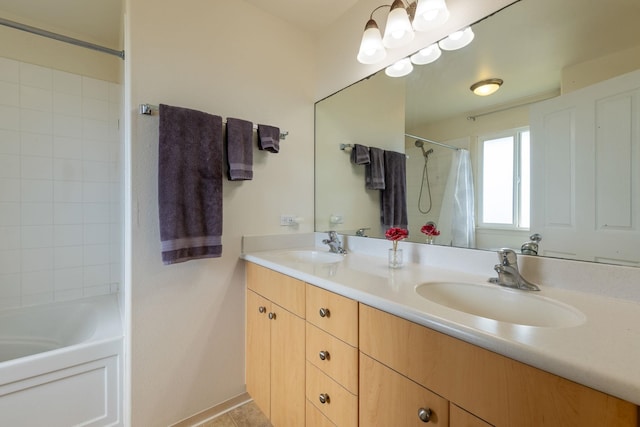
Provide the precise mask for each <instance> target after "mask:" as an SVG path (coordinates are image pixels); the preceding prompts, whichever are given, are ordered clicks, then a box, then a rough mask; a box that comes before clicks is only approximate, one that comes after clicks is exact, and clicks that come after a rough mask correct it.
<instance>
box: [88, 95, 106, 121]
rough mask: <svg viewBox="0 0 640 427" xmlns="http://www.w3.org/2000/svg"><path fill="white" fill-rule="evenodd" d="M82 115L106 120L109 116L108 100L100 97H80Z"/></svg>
mask: <svg viewBox="0 0 640 427" xmlns="http://www.w3.org/2000/svg"><path fill="white" fill-rule="evenodd" d="M82 117H84V118H87V119H95V120H101V121H106V120H107V119H108V118H109V102H107V101H104V100H100V99H92V98H86V97H84V98H82Z"/></svg>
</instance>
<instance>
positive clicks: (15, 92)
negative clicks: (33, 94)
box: [0, 81, 20, 107]
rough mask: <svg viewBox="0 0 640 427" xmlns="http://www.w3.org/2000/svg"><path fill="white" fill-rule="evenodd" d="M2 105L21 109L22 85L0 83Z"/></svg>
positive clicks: (0, 102)
mask: <svg viewBox="0 0 640 427" xmlns="http://www.w3.org/2000/svg"><path fill="white" fill-rule="evenodd" d="M0 104H2V105H8V106H11V107H20V85H18V84H16V83H9V82H3V81H0Z"/></svg>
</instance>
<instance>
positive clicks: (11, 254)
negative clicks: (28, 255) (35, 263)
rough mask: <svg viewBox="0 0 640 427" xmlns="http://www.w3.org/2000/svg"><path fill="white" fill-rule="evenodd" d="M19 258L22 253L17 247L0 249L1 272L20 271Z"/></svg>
mask: <svg viewBox="0 0 640 427" xmlns="http://www.w3.org/2000/svg"><path fill="white" fill-rule="evenodd" d="M21 259H22V253H21V251H20V250H19V249H18V248H16V249H10V250H8V251H0V271H1V272H2V274H13V273H20V264H21Z"/></svg>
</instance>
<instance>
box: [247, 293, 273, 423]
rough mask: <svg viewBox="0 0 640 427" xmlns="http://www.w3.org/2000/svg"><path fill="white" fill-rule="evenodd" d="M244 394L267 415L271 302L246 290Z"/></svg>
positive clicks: (269, 382) (268, 410)
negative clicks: (245, 388) (247, 394)
mask: <svg viewBox="0 0 640 427" xmlns="http://www.w3.org/2000/svg"><path fill="white" fill-rule="evenodd" d="M246 310H247V312H246V313H247V331H246V358H247V359H246V370H247V372H246V376H247V378H246V381H247V393H249V394H250V395H251V397H252V398H253V400H254V401H255V402H256V404H257V405H258V407H259V408H260V410H261V411H262V412H264V414H265V415H266V416H267V417H270V416H271V399H270V396H271V380H270V378H271V373H270V372H271V371H270V366H271V332H270V328H271V322H270V321H269V317H268V314H269V313H270V312H271V302H269V300H267V299H266V298H264V297H261V296H260V295H258V294H256V293H255V292H253V291H250V290H247V307H246Z"/></svg>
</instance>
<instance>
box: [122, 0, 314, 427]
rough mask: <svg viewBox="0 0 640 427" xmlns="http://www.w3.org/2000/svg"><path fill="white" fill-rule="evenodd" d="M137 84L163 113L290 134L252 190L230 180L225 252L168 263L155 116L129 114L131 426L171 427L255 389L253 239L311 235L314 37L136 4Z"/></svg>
mask: <svg viewBox="0 0 640 427" xmlns="http://www.w3.org/2000/svg"><path fill="white" fill-rule="evenodd" d="M127 15H128V20H129V24H128V31H129V41H128V44H130V47H129V48H128V52H127V56H128V58H129V59H128V60H129V61H130V68H131V71H130V73H131V75H130V76H129V77H128V78H129V79H130V80H129V82H130V85H129V88H130V90H131V104H132V105H133V109H134V110H135V108H136V106H137V105H138V104H140V103H151V104H156V105H157V104H159V103H166V104H171V105H177V106H184V107H189V108H193V109H198V110H202V111H206V112H210V113H213V114H218V115H221V116H223V117H239V118H244V119H247V120H251V121H254V123H268V124H274V125H277V126H280V127H281V128H282V129H284V130H287V131H289V136H288V137H287V139H286V140H284V141H282V142H281V151H280V153H279V154H271V153H264V152H258V151H257V150H256V151H255V152H254V180H253V181H246V182H233V183H232V182H228V181H226V179H225V182H224V230H223V256H222V258H218V259H206V260H196V261H189V262H186V263H182V264H176V265H171V266H164V265H162V262H161V257H160V237H159V231H158V209H157V156H158V154H157V144H158V133H157V126H158V118H157V116H153V117H148V116H139V115H138V114H137V113H136V112H135V111H131V119H132V127H133V129H132V131H131V132H132V140H131V146H132V147H131V174H132V175H131V180H132V188H131V190H132V196H131V203H132V212H131V221H132V222H131V226H132V289H131V298H132V300H131V305H132V313H131V329H132V330H131V341H132V348H131V362H132V364H131V372H132V377H131V380H132V392H131V394H132V407H131V414H132V415H131V419H132V425H133V426H166V425H170V424H172V423H175V422H177V421H179V420H181V419H184V418H185V417H188V416H191V415H193V414H195V413H197V412H200V411H202V410H205V409H207V408H209V407H211V406H214V405H216V404H219V403H221V402H223V401H225V400H228V399H230V398H232V397H234V396H236V395H238V394H240V393H243V392H244V391H245V385H244V384H245V383H244V295H245V293H244V268H243V262H242V261H240V260H239V259H238V257H239V255H240V250H241V247H240V245H241V237H242V235H244V234H277V233H287V232H294V231H295V230H290V229H289V228H286V227H281V226H280V225H279V215H280V214H281V213H286V214H294V215H299V216H301V217H304V218H306V219H307V221H306V222H303V223H302V225H301V226H300V227H299V229H298V230H297V231H299V232H309V231H312V230H313V221H312V218H313V101H314V100H313V94H312V92H313V87H314V81H315V75H314V69H313V58H312V57H311V54H310V53H309V52H310V51H311V41H310V39H309V37H307V36H306V35H305V34H304V33H302V32H301V31H298V30H296V29H294V28H293V27H292V26H290V25H289V24H287V23H285V22H282V21H279V20H277V19H275V18H274V17H272V16H270V15H267V14H266V13H264V12H262V11H261V10H259V9H256V8H254V7H252V6H249V5H248V4H247V3H245V2H242V1H230V2H210V1H204V0H188V1H183V2H175V1H170V0H159V1H151V0H136V1H129V2H128V5H127Z"/></svg>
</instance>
